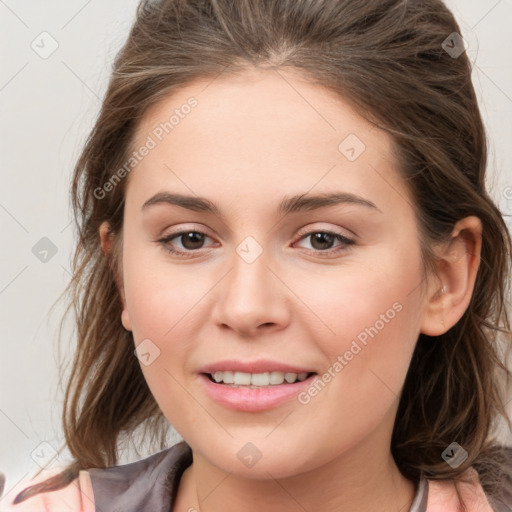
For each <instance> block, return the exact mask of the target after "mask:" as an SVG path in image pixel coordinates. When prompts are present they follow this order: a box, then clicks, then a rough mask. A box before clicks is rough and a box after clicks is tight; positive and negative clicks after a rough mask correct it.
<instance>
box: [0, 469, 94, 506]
mask: <svg viewBox="0 0 512 512" xmlns="http://www.w3.org/2000/svg"><path fill="white" fill-rule="evenodd" d="M60 471H61V470H52V471H45V472H44V473H43V474H41V475H38V476H37V477H35V478H32V479H30V480H28V479H27V480H22V481H21V482H19V483H18V484H16V485H15V486H14V488H13V489H11V490H10V491H9V493H8V494H7V495H6V496H4V497H3V498H2V501H1V502H0V503H1V505H0V512H11V511H12V512H68V511H69V512H71V511H73V512H75V511H76V512H95V506H94V495H93V490H92V486H91V480H90V478H89V474H88V472H87V471H80V472H79V474H78V477H77V478H76V479H75V480H73V481H72V482H71V483H69V484H68V485H67V486H66V487H64V488H62V489H59V490H57V491H52V492H46V493H45V492H42V493H39V494H36V495H35V496H32V497H31V498H28V499H26V500H25V501H22V502H21V503H16V504H15V503H14V501H15V498H16V496H17V495H18V494H19V493H20V492H22V491H23V490H25V489H27V488H28V487H30V486H32V485H35V484H38V483H41V482H43V481H44V480H47V479H48V478H50V477H52V476H55V475H57V474H58V473H59V472H60Z"/></svg>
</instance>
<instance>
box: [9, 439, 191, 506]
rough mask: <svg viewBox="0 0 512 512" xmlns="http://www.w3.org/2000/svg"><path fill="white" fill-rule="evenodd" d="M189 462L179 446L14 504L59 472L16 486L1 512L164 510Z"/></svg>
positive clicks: (183, 447) (188, 453) (91, 472)
mask: <svg viewBox="0 0 512 512" xmlns="http://www.w3.org/2000/svg"><path fill="white" fill-rule="evenodd" d="M191 462H192V452H191V450H190V447H189V446H188V445H187V444H185V443H184V442H181V443H178V444H176V445H173V446H172V447H171V448H168V449H166V450H163V451H161V452H158V453H155V454H153V455H151V456H149V457H147V458H145V459H142V460H139V461H136V462H132V463H130V464H123V465H119V466H111V467H108V468H91V469H89V470H87V471H86V470H82V471H80V472H79V476H78V478H76V479H75V480H73V481H72V482H71V483H70V484H68V485H67V486H66V487H64V488H62V489H59V490H56V491H49V492H41V493H39V494H36V495H35V496H33V497H31V498H28V499H27V500H25V501H22V502H21V503H18V504H14V499H15V497H16V496H17V495H18V493H19V492H21V491H23V490H24V489H26V488H27V487H29V486H31V485H34V484H37V483H40V482H42V481H44V480H46V479H48V478H50V477H51V476H54V475H56V474H58V473H59V470H54V471H51V472H50V471H47V472H45V474H44V475H40V476H38V477H37V478H34V479H32V480H24V481H22V482H20V483H19V484H17V485H16V486H15V488H14V489H12V490H11V491H10V492H9V494H8V495H7V496H5V497H4V498H3V499H2V502H1V507H0V512H11V511H12V512H36V511H37V512H71V511H72V512H95V510H119V511H121V510H122V511H123V512H128V511H131V510H133V511H137V512H139V511H140V512H143V511H145V510H163V509H162V508H161V504H162V503H169V504H170V500H171V498H173V497H174V495H175V492H176V490H177V482H178V480H179V478H180V476H181V473H182V472H183V471H184V469H185V468H186V467H187V466H188V465H190V464H191Z"/></svg>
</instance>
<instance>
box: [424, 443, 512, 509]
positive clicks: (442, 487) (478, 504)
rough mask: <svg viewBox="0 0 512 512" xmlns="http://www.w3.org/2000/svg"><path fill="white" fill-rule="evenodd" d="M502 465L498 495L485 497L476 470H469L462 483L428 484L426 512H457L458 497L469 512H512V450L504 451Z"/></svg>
mask: <svg viewBox="0 0 512 512" xmlns="http://www.w3.org/2000/svg"><path fill="white" fill-rule="evenodd" d="M500 450H501V455H502V460H503V464H502V466H501V468H500V474H499V477H498V478H499V481H498V489H497V491H496V492H497V494H496V495H489V494H486V492H485V490H484V488H483V486H482V482H481V480H480V476H479V474H478V472H477V470H476V469H475V467H470V468H469V469H467V470H466V471H465V472H464V473H463V475H462V477H461V481H460V482H457V484H455V483H454V482H453V481H452V480H432V479H429V480H428V499H427V506H426V509H425V512H447V511H451V510H454V511H458V510H459V508H458V503H459V502H458V495H460V496H461V497H462V499H463V500H464V502H465V504H466V505H467V507H468V512H473V511H475V512H477V511H478V512H512V448H510V447H505V446H503V447H501V448H500Z"/></svg>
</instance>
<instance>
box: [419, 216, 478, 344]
mask: <svg viewBox="0 0 512 512" xmlns="http://www.w3.org/2000/svg"><path fill="white" fill-rule="evenodd" d="M438 249H439V250H438V251H436V252H437V257H438V261H437V263H436V274H435V275H431V276H429V280H428V284H427V295H426V304H425V310H424V312H423V317H422V321H421V328H420V332H422V333H423V334H426V335H428V336H439V335H441V334H444V333H445V332H446V331H448V330H449V329H451V328H452V327H453V326H454V325H455V324H456V323H457V322H458V321H459V320H460V318H461V317H462V315H463V314H464V312H465V311H466V309H467V308H468V306H469V303H470V301H471V296H472V295H473V289H474V287H475V281H476V276H477V272H478V268H479V266H480V253H481V249H482V223H481V221H480V219H479V218H478V217H475V216H471V217H466V218H464V219H461V220H460V221H459V222H457V224H456V225H455V227H454V229H453V232H452V238H451V240H450V241H449V242H448V243H445V244H443V245H442V246H441V247H440V248H438Z"/></svg>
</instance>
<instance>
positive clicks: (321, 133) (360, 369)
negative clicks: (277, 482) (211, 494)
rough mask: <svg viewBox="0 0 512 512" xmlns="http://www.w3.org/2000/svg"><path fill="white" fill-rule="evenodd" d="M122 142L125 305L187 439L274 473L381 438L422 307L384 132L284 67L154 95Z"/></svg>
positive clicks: (385, 442)
mask: <svg viewBox="0 0 512 512" xmlns="http://www.w3.org/2000/svg"><path fill="white" fill-rule="evenodd" d="M172 116H173V117H172ZM166 123H167V124H166ZM143 147H145V148H146V149H142V148H143ZM133 150H134V151H138V155H139V157H140V162H139V163H138V164H137V165H136V167H135V168H134V169H133V170H132V171H131V172H130V174H129V176H128V183H127V190H126V203H125V211H124V228H123V246H122V251H123V257H122V265H123V270H122V281H123V293H124V301H125V309H124V311H123V316H122V321H123V325H124V326H125V327H126V328H127V329H130V330H132V332H133V337H134V341H135V345H136V346H137V347H138V349H137V351H138V355H139V359H140V364H141V368H142V371H143V372H144V376H145V378H146V380H147V383H148V385H149V387H150V388H151V391H152V393H153V395H154V397H155V399H156V401H157V402H158V404H159V406H160V408H161V410H162V411H163V413H164V414H165V416H166V418H167V420H168V421H169V422H170V423H171V424H172V425H173V426H174V427H175V428H176V430H177V431H178V432H179V433H180V434H181V436H183V438H184V439H185V440H186V441H187V442H188V444H189V445H190V446H191V447H192V448H193V450H194V452H195V453H196V454H200V455H201V456H202V457H203V458H204V459H206V460H208V461H209V462H210V463H211V464H214V465H215V466H217V467H219V468H221V469H223V470H224V471H227V472H232V473H238V474H246V475H249V476H252V477H254V478H267V477H268V472H269V473H270V474H272V475H273V476H274V477H276V478H278V477H284V476H288V475H292V474H295V473H299V472H302V471H305V470H306V469H308V470H310V469H312V468H314V467H318V466H320V465H322V464H326V463H328V462H329V461H331V460H333V459H334V458H335V457H339V456H342V455H343V454H344V453H349V450H350V451H353V450H359V452H360V453H363V452H364V453H366V456H367V457H372V456H373V454H376V453H378V452H379V450H380V451H381V452H382V450H386V451H389V444H390V436H391V431H392V427H393V423H394V419H395V415H396V411H397V406H398V397H399V395H400V391H401V388H402V385H403V382H404V379H405V376H406V372H407V369H408V367H409V363H410V359H411V356H412V352H413V349H414V346H415V342H416V340H417V337H418V334H419V332H420V330H421V323H422V317H423V315H424V310H425V304H424V302H425V299H424V297H423V295H422V265H421V257H420V247H419V238H418V229H417V225H416V221H415V217H414V213H413V209H412V206H411V204H410V202H409V201H410V199H409V195H408V192H407V190H406V188H405V185H404V182H403V181H402V179H401V178H400V177H399V174H398V171H397V165H396V162H395V158H394V155H393V152H392V146H391V139H390V137H389V136H388V135H387V134H386V133H384V132H382V131H380V130H379V129H377V128H376V127H374V126H373V125H371V124H369V123H368V122H367V121H365V120H364V119H363V118H362V117H360V115H359V114H358V112H357V111H355V110H353V109H352V108H351V107H350V106H349V104H348V103H346V102H345V101H343V100H342V99H340V98H338V97H337V96H335V95H334V94H333V93H331V92H328V91H327V90H324V89H323V88H320V87H318V86H314V85H311V84H308V83H307V82H306V80H305V79H304V78H303V77H301V75H299V74H298V73H296V72H292V71H290V70H288V71H283V70H280V71H279V73H278V72H273V71H256V70H247V71H246V72H244V73H242V74H239V75H237V76H224V75H221V76H219V77H217V78H216V79H214V80H208V81H200V82H195V83H194V84H192V85H188V86H186V87H185V88H183V89H181V90H180V91H179V92H175V93H174V94H172V95H170V96H168V97H167V98H166V99H164V100H163V101H161V102H160V103H159V104H157V105H156V106H154V107H153V108H152V109H151V110H150V111H149V112H148V113H147V115H146V116H145V117H144V119H143V120H142V122H141V123H140V125H139V127H138V131H137V136H136V140H135V142H134V144H133ZM139 157H137V158H138V159H139ZM125 179H126V178H125ZM178 203H179V204H178ZM205 205H206V206H208V207H206V206H205ZM197 232H199V233H197ZM180 233H185V234H184V235H181V236H180ZM200 233H204V236H203V235H201V234H200ZM164 239H165V240H164ZM170 249H174V250H176V251H179V253H174V252H170ZM237 371H238V372H242V373H241V374H240V375H239V374H236V375H235V374H234V372H237ZM216 372H218V373H216ZM228 372H232V373H228ZM209 373H213V374H214V376H213V378H214V379H215V378H216V379H217V380H220V379H225V380H226V381H227V383H222V382H219V383H216V382H213V381H212V380H210V377H209V376H207V374H209ZM215 373H216V375H215ZM266 373H268V375H257V374H266ZM283 373H284V374H292V375H283ZM248 374H250V375H248ZM251 374H252V375H251ZM255 374H256V375H255ZM293 374H297V375H293ZM304 374H306V375H307V376H306V378H305V379H304V377H305V375H304ZM311 374H313V375H311ZM283 377H285V378H288V380H291V381H293V380H294V378H295V377H298V378H300V379H304V380H298V381H297V382H295V383H290V384H288V383H287V380H285V382H284V384H278V382H280V381H281V380H282V379H283ZM235 378H236V379H237V380H236V382H238V383H239V386H240V387H235V386H234V385H233V384H230V381H231V382H233V379H235ZM239 378H240V379H241V380H239ZM249 382H252V383H254V384H255V385H256V387H255V388H249V386H248V383H249Z"/></svg>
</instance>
